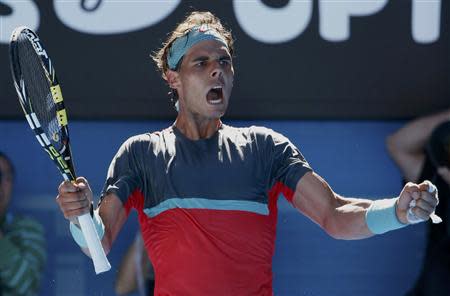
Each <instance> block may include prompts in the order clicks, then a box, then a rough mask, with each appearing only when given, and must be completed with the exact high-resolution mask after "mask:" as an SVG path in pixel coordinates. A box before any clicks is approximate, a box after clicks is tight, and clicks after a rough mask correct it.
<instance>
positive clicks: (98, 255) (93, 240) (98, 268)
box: [78, 213, 111, 274]
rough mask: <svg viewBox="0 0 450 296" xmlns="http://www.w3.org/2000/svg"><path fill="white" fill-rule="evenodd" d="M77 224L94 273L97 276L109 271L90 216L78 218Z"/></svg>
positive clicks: (87, 214) (85, 215)
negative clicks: (92, 263)
mask: <svg viewBox="0 0 450 296" xmlns="http://www.w3.org/2000/svg"><path fill="white" fill-rule="evenodd" d="M78 223H79V224H80V228H81V231H82V232H83V236H84V239H85V240H86V244H87V247H88V249H89V253H90V254H91V258H92V261H93V262H94V268H95V273H96V274H99V273H102V272H105V271H108V270H110V269H111V265H110V264H109V261H108V258H106V254H105V251H104V250H103V247H102V243H101V242H100V239H99V237H98V233H97V231H96V230H95V225H94V221H92V217H91V215H90V214H89V213H86V214H84V215H81V216H79V217H78Z"/></svg>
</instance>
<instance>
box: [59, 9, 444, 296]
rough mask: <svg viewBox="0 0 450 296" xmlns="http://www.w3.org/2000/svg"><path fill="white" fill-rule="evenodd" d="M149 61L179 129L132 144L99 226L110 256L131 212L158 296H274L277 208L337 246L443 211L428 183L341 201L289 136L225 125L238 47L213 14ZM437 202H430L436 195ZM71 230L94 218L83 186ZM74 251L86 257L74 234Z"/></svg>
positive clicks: (63, 188)
mask: <svg viewBox="0 0 450 296" xmlns="http://www.w3.org/2000/svg"><path fill="white" fill-rule="evenodd" d="M154 59H155V61H156V63H157V65H158V67H159V69H160V70H161V71H162V76H163V78H164V79H165V80H166V81H167V83H168V85H169V87H170V88H171V90H172V95H173V99H174V100H175V101H176V106H177V109H178V116H177V118H176V120H175V122H174V124H173V125H172V126H169V127H167V128H166V129H164V130H162V131H158V132H153V133H147V134H141V135H137V136H134V137H131V138H130V139H128V140H127V141H126V142H125V143H124V144H123V145H122V146H121V147H120V149H119V151H118V152H117V154H116V156H115V157H114V159H113V160H112V162H111V165H110V168H109V171H108V176H107V180H106V183H105V186H104V188H103V191H102V194H101V201H100V203H99V206H98V208H97V209H96V210H95V211H93V216H94V218H95V220H96V223H97V226H98V232H99V235H100V236H101V237H102V243H103V246H104V249H105V251H106V252H108V251H109V250H110V248H111V246H112V244H113V242H114V240H115V239H116V237H117V235H118V233H119V231H120V229H121V228H122V225H123V224H124V222H125V220H126V219H127V216H128V214H129V212H130V210H131V209H133V208H134V209H136V210H137V212H138V219H139V223H140V227H141V231H142V235H143V239H144V243H145V247H146V249H147V251H148V254H149V256H150V259H151V262H152V263H153V265H154V268H155V282H156V286H155V295H196V296H201V295H208V296H210V295H246V296H249V295H272V294H273V290H272V256H273V253H274V242H275V230H276V219H277V197H278V196H279V194H280V193H282V194H283V195H284V196H285V197H286V199H287V200H288V201H289V202H290V203H292V205H293V206H294V207H295V208H297V209H298V210H299V211H300V212H301V213H302V214H303V215H306V216H307V217H309V218H310V219H311V220H313V221H314V222H315V223H317V224H318V225H319V226H320V227H322V228H323V229H324V230H325V231H326V232H327V233H328V234H329V235H331V236H332V237H334V238H338V239H361V238H367V237H370V236H372V235H374V234H381V233H384V232H387V231H390V230H394V229H397V228H401V227H404V226H406V225H408V224H410V222H411V221H408V218H407V211H408V209H409V205H410V203H411V201H413V200H415V206H414V207H413V208H412V213H413V216H414V217H415V220H414V221H425V220H427V219H428V218H429V216H430V215H431V214H432V212H433V211H434V210H435V208H436V205H437V203H438V198H437V195H436V191H433V190H432V189H433V185H432V184H431V183H429V182H424V183H421V184H413V183H408V184H406V186H405V187H404V188H403V190H402V192H401V193H400V195H399V196H398V197H395V198H391V199H384V200H376V201H371V200H366V199H357V198H345V197H342V196H340V195H339V194H337V193H335V192H334V191H333V190H332V189H331V188H330V186H329V185H328V184H327V183H326V182H325V180H323V179H322V178H321V177H320V176H319V175H318V174H316V173H315V172H314V171H313V170H312V168H311V166H310V165H309V164H308V162H307V161H306V160H305V158H304V157H303V156H302V154H301V153H300V151H299V150H298V149H297V148H296V147H295V146H294V145H293V144H292V143H291V142H290V141H289V140H288V139H287V138H285V137H284V136H283V135H281V134H279V133H277V132H275V131H273V130H270V129H268V128H264V127H256V126H251V127H246V128H236V127H232V126H229V125H226V124H224V123H222V121H221V118H222V116H223V115H224V114H225V111H226V110H227V107H228V103H229V100H230V95H231V90H232V88H233V77H234V69H233V39H232V36H231V33H230V31H228V30H227V29H225V28H224V27H223V26H222V24H221V23H220V21H219V19H218V18H216V17H215V16H214V15H212V14H211V13H209V12H193V13H191V14H190V15H189V16H188V17H187V18H186V19H185V20H184V21H183V22H182V23H180V24H179V25H178V26H177V27H176V29H175V30H174V31H173V32H172V33H171V35H170V36H169V38H168V40H167V42H166V43H165V44H164V46H163V47H162V48H161V50H160V51H159V52H157V53H156V54H155V56H154ZM430 191H431V193H430ZM57 203H58V204H59V206H60V208H61V211H62V212H63V213H64V216H65V217H66V218H67V219H73V218H74V217H76V216H79V215H81V214H83V213H86V212H89V211H90V209H91V203H92V191H91V189H90V188H89V184H88V181H87V180H86V179H85V178H82V177H80V178H78V180H77V183H76V184H71V183H70V182H64V183H62V184H61V185H60V187H59V195H58V197H57ZM70 224H71V225H70V228H71V231H72V234H73V237H74V239H75V240H76V241H77V243H78V244H79V245H80V246H81V247H82V248H83V249H84V250H85V251H86V243H85V242H84V241H83V238H82V234H81V232H80V230H79V228H78V227H77V225H76V222H71V223H70Z"/></svg>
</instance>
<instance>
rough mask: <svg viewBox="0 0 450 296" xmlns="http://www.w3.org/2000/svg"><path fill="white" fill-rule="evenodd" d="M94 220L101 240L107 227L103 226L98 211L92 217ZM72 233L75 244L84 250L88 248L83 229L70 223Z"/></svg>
mask: <svg viewBox="0 0 450 296" xmlns="http://www.w3.org/2000/svg"><path fill="white" fill-rule="evenodd" d="M92 220H93V221H94V225H95V230H96V231H97V233H98V237H99V239H100V240H101V239H102V238H103V235H104V234H105V225H103V221H102V218H101V217H100V215H99V214H98V211H94V213H93V215H92ZM70 233H71V234H72V237H73V239H74V240H75V242H76V243H77V244H78V245H79V246H80V247H82V248H87V243H86V240H85V239H84V235H83V232H82V231H81V229H80V228H79V227H78V226H77V225H75V224H74V223H73V222H70Z"/></svg>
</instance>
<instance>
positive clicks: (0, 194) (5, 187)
mask: <svg viewBox="0 0 450 296" xmlns="http://www.w3.org/2000/svg"><path fill="white" fill-rule="evenodd" d="M0 174H1V178H0V217H2V216H3V215H4V214H5V212H6V209H7V208H8V204H9V201H10V199H11V193H12V188H13V174H12V171H11V167H10V165H9V163H8V161H6V160H5V159H4V158H2V157H0Z"/></svg>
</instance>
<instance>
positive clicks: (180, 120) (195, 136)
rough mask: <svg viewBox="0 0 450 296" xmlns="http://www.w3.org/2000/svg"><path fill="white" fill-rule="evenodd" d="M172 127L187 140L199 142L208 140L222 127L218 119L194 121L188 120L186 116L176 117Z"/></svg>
mask: <svg viewBox="0 0 450 296" xmlns="http://www.w3.org/2000/svg"><path fill="white" fill-rule="evenodd" d="M174 125H175V126H176V127H177V128H178V130H179V131H180V132H182V133H183V134H184V135H185V136H186V137H187V138H188V139H191V140H200V139H208V138H210V137H211V136H212V135H214V134H215V133H216V132H217V130H218V129H219V128H220V126H221V125H222V121H221V120H220V119H219V118H218V119H209V120H195V119H188V118H187V117H186V116H181V115H178V117H177V119H176V120H175V124H174Z"/></svg>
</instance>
